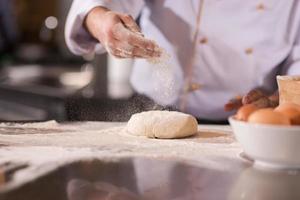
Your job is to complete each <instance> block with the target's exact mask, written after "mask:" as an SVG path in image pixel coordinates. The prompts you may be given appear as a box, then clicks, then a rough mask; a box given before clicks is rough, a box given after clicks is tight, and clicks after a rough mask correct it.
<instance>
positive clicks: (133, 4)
mask: <svg viewBox="0 0 300 200" xmlns="http://www.w3.org/2000/svg"><path fill="white" fill-rule="evenodd" d="M97 6H104V7H107V8H109V9H111V10H114V11H117V12H122V13H128V14H130V15H132V16H133V17H134V18H136V17H138V15H139V13H140V12H141V10H142V8H143V6H144V0H74V1H73V4H72V6H71V9H70V11H69V14H68V17H67V22H66V26H65V39H66V43H67V46H68V47H69V49H70V50H71V51H72V52H73V53H74V54H76V55H84V54H89V53H93V52H96V53H103V52H104V51H105V49H104V48H103V46H102V45H101V44H100V43H99V42H98V41H97V40H96V39H95V38H93V37H92V36H91V35H90V34H89V33H88V32H87V30H86V29H85V28H84V26H83V22H84V19H85V17H86V15H87V14H88V13H89V11H90V10H92V9H93V8H95V7H97Z"/></svg>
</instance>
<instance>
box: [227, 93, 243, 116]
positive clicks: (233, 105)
mask: <svg viewBox="0 0 300 200" xmlns="http://www.w3.org/2000/svg"><path fill="white" fill-rule="evenodd" d="M242 105H243V103H242V97H239V96H238V97H235V98H233V99H231V100H229V102H228V103H227V104H225V106H224V110H225V111H227V112H229V111H233V110H237V109H239V108H240V107H241V106H242Z"/></svg>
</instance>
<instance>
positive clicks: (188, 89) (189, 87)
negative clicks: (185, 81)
mask: <svg viewBox="0 0 300 200" xmlns="http://www.w3.org/2000/svg"><path fill="white" fill-rule="evenodd" d="M201 88H202V85H201V84H199V83H190V84H189V85H187V86H186V88H185V91H186V92H194V91H196V90H200V89H201Z"/></svg>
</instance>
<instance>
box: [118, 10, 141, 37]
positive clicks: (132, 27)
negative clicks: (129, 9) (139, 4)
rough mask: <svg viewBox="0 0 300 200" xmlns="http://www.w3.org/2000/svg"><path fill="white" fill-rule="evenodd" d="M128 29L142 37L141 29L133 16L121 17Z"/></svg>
mask: <svg viewBox="0 0 300 200" xmlns="http://www.w3.org/2000/svg"><path fill="white" fill-rule="evenodd" d="M119 16H120V18H121V20H122V21H123V23H124V24H125V26H126V28H128V29H129V30H131V31H132V32H136V33H139V34H141V35H142V33H141V29H140V27H139V26H138V25H137V24H136V22H135V20H134V19H133V17H132V16H131V15H122V14H120V15H119Z"/></svg>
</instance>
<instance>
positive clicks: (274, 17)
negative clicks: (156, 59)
mask: <svg viewBox="0 0 300 200" xmlns="http://www.w3.org/2000/svg"><path fill="white" fill-rule="evenodd" d="M200 1H201V0H74V1H73V5H72V7H71V10H70V12H69V16H68V19H67V24H66V32H65V34H66V42H67V44H68V46H69V48H70V49H71V50H72V51H73V52H74V53H75V54H86V53H91V52H103V51H104V50H103V47H102V46H101V45H100V44H99V43H98V42H97V41H96V40H95V39H93V38H92V36H91V35H90V34H89V33H88V32H87V31H86V30H85V28H84V27H83V25H82V24H83V20H84V18H85V16H86V14H87V13H88V12H89V11H90V10H91V9H92V8H94V7H96V6H106V7H108V8H110V9H112V10H115V11H119V12H123V13H129V14H131V15H132V16H133V17H135V18H136V17H137V16H139V15H140V16H141V18H140V26H141V28H142V32H143V33H144V35H145V36H146V37H147V38H150V39H153V40H155V41H157V43H158V44H159V45H160V46H162V47H163V48H164V49H165V50H166V51H167V52H168V53H169V54H170V56H171V59H170V60H169V61H168V65H169V66H170V67H171V68H172V70H171V72H170V73H169V75H168V76H169V77H168V79H171V80H172V81H173V82H172V83H173V84H172V92H171V93H170V92H167V90H169V88H168V87H164V85H165V84H164V83H165V81H166V80H165V79H164V77H161V76H159V74H160V73H159V72H158V67H157V66H154V65H153V64H151V63H149V62H147V61H146V60H144V59H137V60H136V61H135V64H134V68H133V72H132V76H131V83H132V86H133V87H134V89H135V90H136V91H137V92H139V93H142V94H145V95H147V96H149V97H150V98H152V99H153V100H155V101H156V102H157V103H159V104H162V105H173V106H178V105H179V103H180V95H181V93H182V91H183V89H184V88H186V87H187V86H186V85H185V81H184V80H185V76H186V74H185V73H184V71H185V67H186V66H187V65H188V62H189V60H190V59H191V54H192V52H191V51H192V39H193V35H194V32H195V29H196V17H197V13H198V9H199V3H200ZM100 20H101V19H100ZM299 27H300V2H299V1H298V0H255V1H252V0H251V1H242V0H226V1H224V0H205V1H204V7H203V11H202V17H201V25H200V32H199V37H198V40H199V42H198V43H197V46H196V51H195V52H196V53H195V55H196V59H195V60H196V61H195V62H194V65H193V73H192V77H191V80H192V81H191V83H193V84H198V85H201V89H199V90H194V91H191V92H189V94H188V99H187V104H186V112H188V113H190V114H193V115H194V116H196V117H199V118H205V119H214V120H222V119H225V118H226V117H228V115H229V114H230V113H226V112H225V111H224V110H223V106H224V104H225V103H226V102H227V101H228V100H229V99H231V98H233V97H234V96H237V95H244V94H246V93H247V92H248V91H249V90H251V89H253V88H258V87H259V88H263V89H264V90H266V91H268V92H270V93H271V92H274V91H275V90H276V89H277V87H276V75H278V74H289V75H297V74H300V63H299V58H300V46H299V42H300V39H299V38H300V35H299V30H300V29H299ZM164 94H168V95H164Z"/></svg>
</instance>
